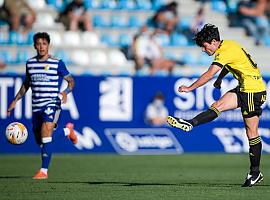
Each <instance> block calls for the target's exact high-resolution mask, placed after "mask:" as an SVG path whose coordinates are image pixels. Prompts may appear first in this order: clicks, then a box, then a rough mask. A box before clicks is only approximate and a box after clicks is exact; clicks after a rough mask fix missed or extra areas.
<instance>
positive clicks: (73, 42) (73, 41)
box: [64, 31, 80, 47]
mask: <svg viewBox="0 0 270 200" xmlns="http://www.w3.org/2000/svg"><path fill="white" fill-rule="evenodd" d="M64 45H67V46H74V47H78V46H80V35H79V33H78V32H75V31H66V32H65V33H64Z"/></svg>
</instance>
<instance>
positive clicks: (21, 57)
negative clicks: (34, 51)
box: [16, 50, 30, 64]
mask: <svg viewBox="0 0 270 200" xmlns="http://www.w3.org/2000/svg"><path fill="white" fill-rule="evenodd" d="M29 57H30V56H29V53H28V51H22V50H19V51H18V52H17V56H16V62H17V63H18V64H21V63H25V62H26V61H27V59H29Z"/></svg>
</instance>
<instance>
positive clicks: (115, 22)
mask: <svg viewBox="0 0 270 200" xmlns="http://www.w3.org/2000/svg"><path fill="white" fill-rule="evenodd" d="M127 24H128V23H127V21H126V18H125V17H123V16H120V15H113V16H111V22H110V26H111V27H114V28H123V27H126V26H127Z"/></svg>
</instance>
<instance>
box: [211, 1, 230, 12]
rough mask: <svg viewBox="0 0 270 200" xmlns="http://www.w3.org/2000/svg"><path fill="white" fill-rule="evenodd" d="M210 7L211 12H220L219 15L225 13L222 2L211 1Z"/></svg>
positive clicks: (225, 9) (224, 6)
mask: <svg viewBox="0 0 270 200" xmlns="http://www.w3.org/2000/svg"><path fill="white" fill-rule="evenodd" d="M211 6H212V10H213V11H216V12H220V13H226V12H227V8H226V4H225V3H224V1H220V0H212V2H211Z"/></svg>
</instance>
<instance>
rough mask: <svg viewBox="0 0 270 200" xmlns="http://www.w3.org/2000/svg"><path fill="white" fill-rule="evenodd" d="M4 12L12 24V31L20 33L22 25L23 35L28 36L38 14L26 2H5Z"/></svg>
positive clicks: (12, 0)
mask: <svg viewBox="0 0 270 200" xmlns="http://www.w3.org/2000/svg"><path fill="white" fill-rule="evenodd" d="M3 8H4V10H5V11H6V13H7V17H8V18H7V19H6V20H7V21H8V23H9V24H10V30H11V31H17V32H18V31H20V27H21V25H22V34H27V33H28V32H29V31H30V30H31V28H32V25H33V23H34V22H35V20H36V13H35V11H34V10H33V9H32V8H31V6H30V5H29V4H28V3H27V1H26V0H16V1H14V0H5V1H4V6H3Z"/></svg>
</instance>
